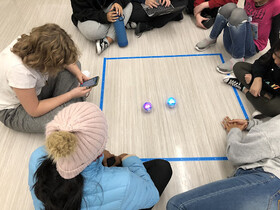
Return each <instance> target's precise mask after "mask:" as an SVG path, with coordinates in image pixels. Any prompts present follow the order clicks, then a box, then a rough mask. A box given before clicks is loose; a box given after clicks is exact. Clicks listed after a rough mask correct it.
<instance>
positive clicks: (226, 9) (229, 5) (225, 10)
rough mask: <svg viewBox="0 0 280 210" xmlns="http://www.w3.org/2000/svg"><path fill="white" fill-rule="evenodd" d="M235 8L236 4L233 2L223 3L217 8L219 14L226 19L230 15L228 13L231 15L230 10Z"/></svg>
mask: <svg viewBox="0 0 280 210" xmlns="http://www.w3.org/2000/svg"><path fill="white" fill-rule="evenodd" d="M236 8H237V6H236V4H234V3H227V4H225V5H224V6H222V7H221V8H220V9H219V14H221V15H222V16H224V17H225V18H226V19H228V18H229V17H230V15H231V13H232V11H233V10H234V9H236Z"/></svg>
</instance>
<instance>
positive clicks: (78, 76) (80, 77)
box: [76, 72, 90, 84]
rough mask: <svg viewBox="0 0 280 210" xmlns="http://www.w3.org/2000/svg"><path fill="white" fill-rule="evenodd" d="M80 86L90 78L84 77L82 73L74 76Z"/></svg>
mask: <svg viewBox="0 0 280 210" xmlns="http://www.w3.org/2000/svg"><path fill="white" fill-rule="evenodd" d="M76 77H77V79H78V81H79V82H80V84H83V83H84V82H85V81H87V80H89V79H90V78H89V77H87V76H86V75H84V74H83V73H82V72H81V74H79V75H77V76H76Z"/></svg>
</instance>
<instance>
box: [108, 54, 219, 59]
mask: <svg viewBox="0 0 280 210" xmlns="http://www.w3.org/2000/svg"><path fill="white" fill-rule="evenodd" d="M216 55H219V56H221V53H213V54H188V55H155V56H135V57H111V58H107V60H125V59H145V58H176V57H193V56H216Z"/></svg>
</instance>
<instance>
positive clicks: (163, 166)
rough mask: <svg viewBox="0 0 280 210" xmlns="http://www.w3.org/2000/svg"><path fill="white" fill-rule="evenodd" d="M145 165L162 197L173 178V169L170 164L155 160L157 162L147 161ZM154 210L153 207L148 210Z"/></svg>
mask: <svg viewBox="0 0 280 210" xmlns="http://www.w3.org/2000/svg"><path fill="white" fill-rule="evenodd" d="M143 164H144V166H145V168H146V170H147V172H148V174H149V175H150V177H151V179H152V180H153V182H154V184H155V186H156V188H157V190H158V192H159V195H161V194H162V192H163V191H164V189H165V187H166V185H167V184H168V182H169V180H170V178H171V176H172V169H171V166H170V163H169V162H168V161H166V160H162V159H155V160H151V161H147V162H145V163H143ZM152 208H153V207H151V208H148V209H146V210H149V209H152Z"/></svg>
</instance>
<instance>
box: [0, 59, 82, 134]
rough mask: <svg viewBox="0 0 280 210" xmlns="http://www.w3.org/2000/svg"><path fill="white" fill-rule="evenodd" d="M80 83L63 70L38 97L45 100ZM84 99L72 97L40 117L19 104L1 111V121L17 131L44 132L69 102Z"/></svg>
mask: <svg viewBox="0 0 280 210" xmlns="http://www.w3.org/2000/svg"><path fill="white" fill-rule="evenodd" d="M78 65H79V64H78ZM78 83H79V82H78V80H77V78H76V77H75V76H74V75H73V74H72V73H70V72H69V71H68V70H63V71H61V72H60V73H59V74H58V75H57V77H55V78H49V80H48V82H47V84H46V85H45V86H44V87H43V88H42V91H41V93H40V95H39V96H38V99H39V100H43V99H47V98H52V97H55V96H59V95H62V94H64V93H66V92H69V91H70V90H72V89H73V88H75V87H77V86H78ZM84 100H85V99H84V98H75V99H72V100H70V101H68V102H66V103H64V104H62V105H60V106H58V107H56V108H55V109H53V110H52V111H50V112H48V113H46V114H44V115H42V116H40V117H31V116H30V115H29V114H28V113H27V112H26V111H25V109H24V108H23V106H22V105H19V106H18V107H17V108H15V109H5V110H2V111H0V121H1V122H2V123H4V125H6V126H7V127H9V128H11V129H13V130H16V131H21V132H30V133H44V132H45V126H46V124H47V123H48V122H50V121H51V120H52V119H53V118H54V116H55V115H56V114H57V113H58V112H59V111H60V110H62V109H63V108H64V107H66V106H68V105H69V104H72V103H75V102H79V101H84Z"/></svg>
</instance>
